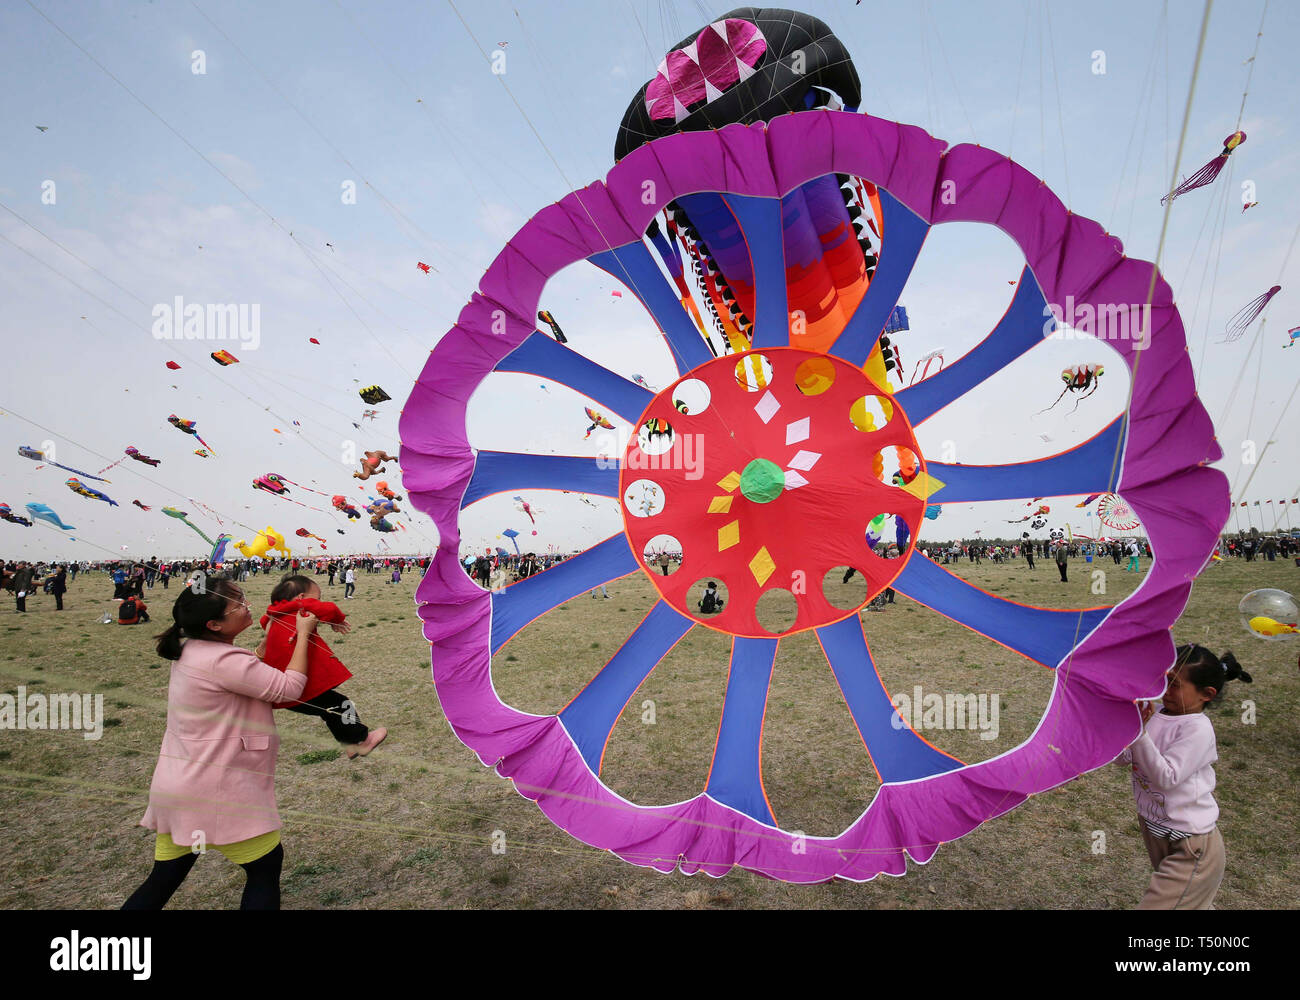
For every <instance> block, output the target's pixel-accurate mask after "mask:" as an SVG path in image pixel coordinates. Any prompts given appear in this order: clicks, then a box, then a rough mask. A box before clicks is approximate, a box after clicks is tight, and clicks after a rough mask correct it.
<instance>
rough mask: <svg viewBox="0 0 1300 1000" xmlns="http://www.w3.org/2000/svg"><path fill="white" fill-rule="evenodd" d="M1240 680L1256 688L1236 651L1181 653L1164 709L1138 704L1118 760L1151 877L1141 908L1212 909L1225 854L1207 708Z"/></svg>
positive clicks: (1163, 701) (1190, 650) (1193, 649)
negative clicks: (1130, 738) (1133, 730)
mask: <svg viewBox="0 0 1300 1000" xmlns="http://www.w3.org/2000/svg"><path fill="white" fill-rule="evenodd" d="M1238 678H1240V679H1241V680H1242V681H1243V682H1245V683H1247V684H1249V683H1250V682H1251V677H1250V674H1248V673H1246V672H1245V671H1244V670H1242V669H1241V664H1239V663H1238V662H1237V660H1236V658H1235V657H1234V656H1233V655H1232V654H1231V653H1224V654H1223V656H1222V657H1218V656H1215V655H1214V654H1213V653H1211V652H1210V651H1209V650H1208V649H1206V648H1205V647H1203V646H1195V645H1191V644H1188V645H1186V646H1181V647H1179V649H1178V658H1177V660H1175V662H1174V666H1173V668H1172V669H1170V671H1169V674H1168V684H1167V685H1166V687H1165V693H1164V696H1163V698H1162V699H1161V704H1162V707H1161V708H1160V710H1159V711H1156V705H1155V703H1154V702H1148V703H1146V704H1144V705H1142V706H1141V713H1142V722H1143V730H1142V734H1141V735H1140V736H1138V738H1137V739H1136V740H1135V741H1134V743H1133V745H1132V746H1130V747H1129V748H1128V749H1127V750H1125V751H1124V752H1123V753H1122V754H1120V756H1119V758H1118V759H1117V760H1116V762H1115V763H1116V764H1117V765H1119V766H1121V767H1124V766H1129V767H1131V769H1132V774H1133V797H1134V799H1135V800H1136V801H1137V810H1138V817H1139V820H1140V822H1141V824H1142V839H1143V841H1144V842H1145V843H1146V848H1147V855H1148V856H1149V857H1150V858H1151V868H1152V870H1153V872H1154V873H1153V874H1152V876H1151V881H1150V883H1149V884H1148V885H1147V889H1146V892H1145V893H1144V894H1143V896H1142V901H1141V902H1140V903H1138V906H1137V908H1138V909H1139V910H1212V909H1214V896H1215V894H1216V893H1217V892H1218V891H1219V884H1220V883H1221V882H1222V881H1223V872H1224V868H1225V867H1226V861H1227V855H1226V852H1225V851H1224V847H1223V836H1222V835H1221V834H1220V833H1219V828H1218V825H1217V824H1218V819H1219V804H1218V803H1217V802H1216V801H1215V800H1214V794H1213V793H1214V785H1215V777H1214V767H1213V765H1214V762H1215V761H1217V760H1218V759H1219V752H1218V745H1217V742H1216V740H1215V737H1214V724H1213V723H1211V722H1210V719H1209V717H1208V716H1207V715H1206V714H1205V706H1206V705H1209V704H1214V703H1216V702H1218V701H1219V699H1220V698H1221V697H1222V695H1223V688H1224V685H1226V684H1227V683H1228V681H1231V680H1237V679H1238Z"/></svg>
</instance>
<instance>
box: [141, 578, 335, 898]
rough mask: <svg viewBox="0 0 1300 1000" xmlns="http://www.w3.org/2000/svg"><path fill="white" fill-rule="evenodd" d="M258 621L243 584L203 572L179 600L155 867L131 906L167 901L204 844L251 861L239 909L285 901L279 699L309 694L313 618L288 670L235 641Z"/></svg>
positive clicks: (245, 863) (168, 634) (154, 802)
mask: <svg viewBox="0 0 1300 1000" xmlns="http://www.w3.org/2000/svg"><path fill="white" fill-rule="evenodd" d="M252 624H253V615H252V612H251V610H250V609H249V606H248V602H247V600H245V598H244V592H243V591H242V590H240V588H239V586H238V584H236V583H235V582H234V581H232V580H228V579H226V578H224V577H219V576H210V577H206V578H205V577H204V576H203V574H201V573H199V574H196V577H195V579H193V580H191V581H190V582H188V583H187V584H186V586H185V587H184V589H183V590H182V591H181V593H180V594H179V595H178V596H177V598H176V604H175V606H174V607H173V608H172V625H171V627H170V628H169V629H167V631H165V632H163V633H162V634H161V635H159V636H158V637H157V638H158V655H159V656H161V657H163V658H164V659H167V660H172V661H173V663H172V670H171V681H170V683H169V684H168V687H167V729H166V731H165V732H164V733H163V740H162V749H161V751H160V752H159V755H158V764H157V766H156V767H155V768H154V773H153V783H152V785H151V786H150V788H149V808H148V810H147V811H146V812H145V814H144V818H143V819H142V820H140V825H141V826H144V827H148V828H149V829H151V830H155V831H157V836H156V838H155V843H154V866H153V871H152V872H151V873H150V875H149V877H148V878H147V879H145V881H144V884H142V885H141V886H140V888H139V889H137V890H136V891H135V892H134V893H133V894H132V896H131V898H130V899H128V900H127V901H126V904H125V905H124V906H123V909H127V910H160V909H162V908H163V906H165V905H166V903H167V901H168V900H169V899H170V898H171V897H172V894H173V893H174V892H175V891H176V890H177V889H178V888H180V884H181V882H183V881H184V880H185V876H186V875H188V874H189V872H190V869H191V868H192V867H193V866H194V862H195V861H197V860H198V857H199V855H200V854H202V853H204V852H205V851H206V850H207V849H208V848H212V849H214V850H217V851H220V852H221V853H222V854H224V855H225V856H226V857H227V858H229V859H230V860H231V861H233V862H235V863H236V864H238V865H239V866H240V867H241V868H243V869H244V872H245V874H246V875H247V881H246V882H245V884H244V896H243V900H242V902H241V904H240V909H244V910H278V909H279V908H280V868H281V866H282V864H283V862H284V850H283V849H282V848H281V847H280V814H279V812H278V811H277V809H276V804H275V764H276V757H277V755H278V753H279V748H280V738H279V736H277V735H276V732H275V721H274V719H273V717H272V714H271V706H272V704H274V703H275V702H281V701H296V700H297V699H298V698H299V696H300V695H301V694H302V690H303V687H304V686H305V684H306V682H307V650H308V646H309V639H310V637H311V635H312V634H313V633H314V632H315V631H316V616H315V615H313V614H311V613H310V612H306V611H302V612H300V613H299V614H298V616H297V617H296V619H295V621H294V628H295V635H296V648H295V649H294V651H293V655H292V658H291V659H290V661H289V664H288V666H287V668H286V669H285V670H283V671H280V670H276V669H275V668H274V667H269V666H267V665H266V664H265V663H263V662H262V661H261V660H259V659H258V658H257V656H256V655H255V654H253V653H252V652H251V651H249V650H247V649H243V648H242V647H240V646H236V645H235V637H236V636H237V635H239V633H241V632H243V631H244V629H246V628H248V627H249V626H250V625H252Z"/></svg>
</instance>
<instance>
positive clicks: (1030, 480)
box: [925, 417, 1124, 504]
mask: <svg viewBox="0 0 1300 1000" xmlns="http://www.w3.org/2000/svg"><path fill="white" fill-rule="evenodd" d="M1123 435H1124V418H1123V417H1116V418H1115V419H1114V421H1112V422H1111V423H1110V424H1109V425H1108V426H1107V427H1106V429H1105V430H1103V431H1101V432H1100V433H1099V434H1097V436H1096V437H1094V438H1092V439H1091V440H1090V441H1086V442H1084V443H1083V444H1081V445H1079V447H1077V448H1073V449H1071V450H1070V451H1065V452H1062V453H1061V454H1059V455H1053V456H1052V457H1051V458H1040V459H1038V460H1037V461H1034V462H1018V463H1016V464H1013V465H944V464H943V463H941V462H926V464H925V471H926V472H927V473H929V474H930V476H931V477H932V478H934V479H938V480H939V481H940V482H942V483H943V484H944V485H943V486H942V487H940V488H939V489H937V490H935V492H934V493H932V494H930V497H929V500H930V502H931V503H940V504H944V503H976V502H978V501H981V500H1024V499H1026V498H1028V497H1067V496H1074V495H1076V494H1087V493H1105V492H1106V491H1107V490H1109V489H1110V488H1111V468H1112V467H1113V466H1114V464H1115V453H1116V448H1117V447H1118V446H1119V444H1120V443H1121V442H1122V440H1123Z"/></svg>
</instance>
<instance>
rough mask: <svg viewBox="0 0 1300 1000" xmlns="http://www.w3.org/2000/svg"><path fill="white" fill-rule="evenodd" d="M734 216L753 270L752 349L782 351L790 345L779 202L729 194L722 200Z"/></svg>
mask: <svg viewBox="0 0 1300 1000" xmlns="http://www.w3.org/2000/svg"><path fill="white" fill-rule="evenodd" d="M723 200H724V201H726V203H727V206H728V207H729V208H730V209H731V211H732V214H733V215H735V217H736V221H737V222H738V223H739V224H740V230H741V232H742V233H743V235H744V238H745V244H746V246H747V247H748V248H749V258H750V260H751V261H752V262H753V268H754V296H755V298H756V300H757V301H756V302H755V305H754V337H753V341H752V345H751V346H753V347H786V346H788V345H789V343H790V312H789V305H788V303H787V300H786V286H785V234H784V230H783V229H782V222H781V202H780V200H779V199H775V198H755V197H752V196H749V195H741V194H729V195H727V196H726V197H725V198H724V199H723Z"/></svg>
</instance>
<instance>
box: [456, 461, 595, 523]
mask: <svg viewBox="0 0 1300 1000" xmlns="http://www.w3.org/2000/svg"><path fill="white" fill-rule="evenodd" d="M618 472H619V462H618V461H617V460H616V459H612V458H585V457H583V456H580V455H525V454H523V453H520V452H510V451H480V452H479V453H478V461H476V462H475V463H474V475H473V476H472V477H470V481H469V487H468V488H467V489H466V490H465V499H463V500H462V501H461V502H460V507H461V510H464V509H465V508H466V507H468V506H469V505H470V504H472V503H474V502H475V501H476V500H482V499H483V498H484V497H488V496H491V495H492V494H494V493H504V492H506V491H507V490H514V491H518V490H568V491H569V492H571V493H594V494H595V495H596V496H600V497H616V496H618Z"/></svg>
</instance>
